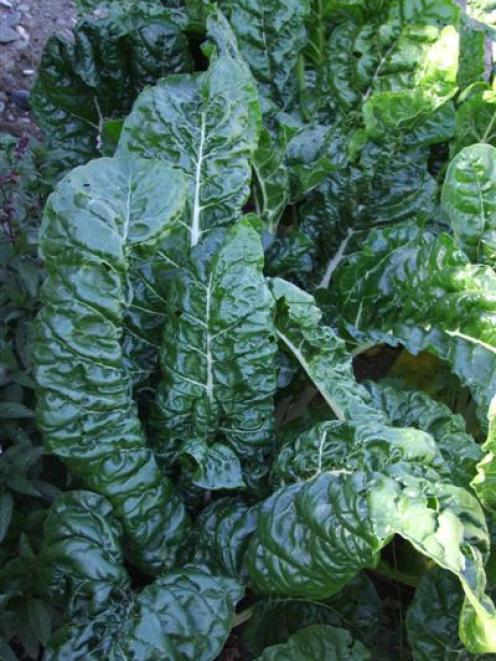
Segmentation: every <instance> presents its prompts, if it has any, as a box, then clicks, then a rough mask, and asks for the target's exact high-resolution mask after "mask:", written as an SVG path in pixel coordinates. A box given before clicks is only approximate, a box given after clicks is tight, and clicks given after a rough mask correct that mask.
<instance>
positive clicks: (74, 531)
mask: <svg viewBox="0 0 496 661" xmlns="http://www.w3.org/2000/svg"><path fill="white" fill-rule="evenodd" d="M121 538H122V527H121V526H120V524H119V522H118V520H117V519H116V518H115V515H114V510H113V509H112V507H111V505H110V503H109V501H107V500H106V499H105V498H103V497H102V496H99V495H98V494H95V493H92V492H90V491H69V492H66V493H64V494H62V495H61V496H59V497H58V498H57V499H56V500H55V502H54V503H53V505H52V507H51V508H50V512H49V514H48V516H47V519H46V521H45V524H44V536H43V548H42V552H41V554H40V556H39V561H38V564H39V567H40V569H39V572H40V577H41V580H42V582H43V585H44V587H45V588H46V589H47V590H48V591H49V593H50V594H51V595H52V596H54V597H56V598H63V599H64V601H65V603H66V610H67V613H68V615H74V614H77V613H78V612H81V611H85V610H86V609H90V611H92V612H99V611H101V610H104V609H105V608H107V607H108V604H109V602H111V601H112V599H113V598H114V599H115V598H119V599H120V598H121V595H122V593H124V592H125V591H126V590H128V589H129V587H130V579H129V576H128V574H127V571H126V570H125V569H124V566H123V563H124V556H123V552H122V548H121Z"/></svg>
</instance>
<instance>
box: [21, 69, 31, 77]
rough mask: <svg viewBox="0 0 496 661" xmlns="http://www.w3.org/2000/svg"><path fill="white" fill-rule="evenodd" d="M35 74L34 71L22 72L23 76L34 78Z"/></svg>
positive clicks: (26, 70) (25, 70)
mask: <svg viewBox="0 0 496 661" xmlns="http://www.w3.org/2000/svg"><path fill="white" fill-rule="evenodd" d="M33 74H34V69H23V70H22V75H23V76H32V75H33Z"/></svg>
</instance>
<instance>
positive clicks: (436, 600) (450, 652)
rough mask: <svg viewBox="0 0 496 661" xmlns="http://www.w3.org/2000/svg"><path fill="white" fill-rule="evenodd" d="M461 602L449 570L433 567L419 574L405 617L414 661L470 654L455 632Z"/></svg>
mask: <svg viewBox="0 0 496 661" xmlns="http://www.w3.org/2000/svg"><path fill="white" fill-rule="evenodd" d="M462 604H463V590H462V589H461V587H460V584H459V582H458V581H457V580H456V577H455V576H453V574H450V572H447V571H444V570H442V569H439V568H438V567H435V568H434V569H431V571H429V572H427V573H426V574H425V575H424V576H423V577H422V580H421V581H420V583H419V585H418V587H417V589H416V590H415V596H414V598H413V601H412V603H411V604H410V606H409V608H408V613H407V617H406V626H407V631H408V639H409V641H410V645H411V647H412V652H413V658H414V659H415V661H431V659H445V661H460V660H462V659H463V661H468V660H469V659H473V658H474V657H473V656H472V655H469V653H468V652H467V651H466V649H465V647H464V646H463V644H462V643H461V641H460V638H459V635H458V619H459V616H460V610H461V608H462Z"/></svg>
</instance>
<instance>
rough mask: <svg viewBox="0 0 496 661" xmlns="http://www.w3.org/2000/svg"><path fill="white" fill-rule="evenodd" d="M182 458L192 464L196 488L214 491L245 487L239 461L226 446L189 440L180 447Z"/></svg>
mask: <svg viewBox="0 0 496 661" xmlns="http://www.w3.org/2000/svg"><path fill="white" fill-rule="evenodd" d="M182 456H183V457H184V458H187V459H190V460H192V461H193V462H194V466H195V467H194V469H193V474H192V480H193V484H196V486H197V487H201V488H202V489H212V490H215V489H242V488H243V487H245V486H246V485H245V483H244V481H243V474H242V470H241V464H240V463H239V459H238V457H237V455H236V453H235V452H234V451H233V450H231V448H229V447H227V445H223V444H222V443H213V444H212V445H207V444H206V443H204V442H203V441H197V440H189V441H186V443H185V444H184V445H183V447H182Z"/></svg>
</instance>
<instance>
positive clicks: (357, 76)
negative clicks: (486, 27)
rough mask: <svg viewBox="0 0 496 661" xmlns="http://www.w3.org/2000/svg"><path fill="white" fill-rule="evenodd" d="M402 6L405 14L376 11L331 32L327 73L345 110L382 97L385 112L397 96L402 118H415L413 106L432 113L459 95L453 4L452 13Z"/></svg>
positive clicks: (423, 111) (344, 23) (410, 5)
mask: <svg viewBox="0 0 496 661" xmlns="http://www.w3.org/2000/svg"><path fill="white" fill-rule="evenodd" d="M398 4H399V3H398ZM401 4H402V5H403V6H402V10H403V11H402V12H398V11H397V10H396V11H395V9H396V7H393V8H392V11H391V12H390V15H389V16H388V18H387V19H386V20H384V17H383V15H382V14H381V13H380V12H378V14H377V16H376V17H374V19H372V20H371V21H370V22H367V23H365V24H361V23H360V22H356V21H353V20H348V21H346V22H343V23H342V24H341V25H338V27H336V28H335V29H334V30H333V32H332V34H331V37H330V40H329V46H328V75H329V80H330V84H331V87H332V89H333V91H334V93H335V95H336V98H337V100H338V103H339V105H340V106H341V108H342V109H343V110H344V111H347V110H349V109H350V108H352V107H357V106H358V108H359V106H360V103H362V102H363V101H365V106H364V108H367V106H368V104H369V103H370V102H371V101H372V103H373V104H376V101H378V100H380V99H382V100H383V101H384V108H385V109H386V110H387V100H388V99H390V100H392V99H395V98H397V99H401V106H402V108H403V110H402V112H401V113H400V114H399V115H398V118H399V117H401V115H402V114H404V115H405V116H408V115H410V116H411V117H412V116H413V113H412V110H413V108H414V107H416V108H417V110H416V112H417V113H418V112H419V110H421V112H422V113H429V112H432V111H434V110H435V109H436V107H437V106H439V105H440V104H441V103H443V102H444V101H445V100H446V99H447V98H449V97H450V96H452V95H453V94H454V92H455V91H456V74H457V64H458V40H457V36H458V35H457V32H456V27H457V23H458V12H457V11H456V10H455V5H454V3H453V4H452V5H451V8H452V9H453V11H452V12H446V13H445V12H443V11H442V10H441V12H439V11H438V10H439V9H440V6H439V5H438V3H434V2H431V3H429V4H430V5H431V7H432V8H433V9H434V12H433V13H430V12H429V10H428V9H427V7H425V6H423V7H419V6H417V7H415V4H416V3H412V2H405V3H401ZM422 4H424V3H422ZM446 4H448V3H446ZM450 4H451V3H450ZM434 5H437V7H434ZM436 14H437V15H436ZM436 22H440V23H441V25H436ZM446 22H448V23H449V25H446ZM390 95H393V96H390ZM394 95H396V96H394ZM380 105H383V104H382V103H381V104H380Z"/></svg>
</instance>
